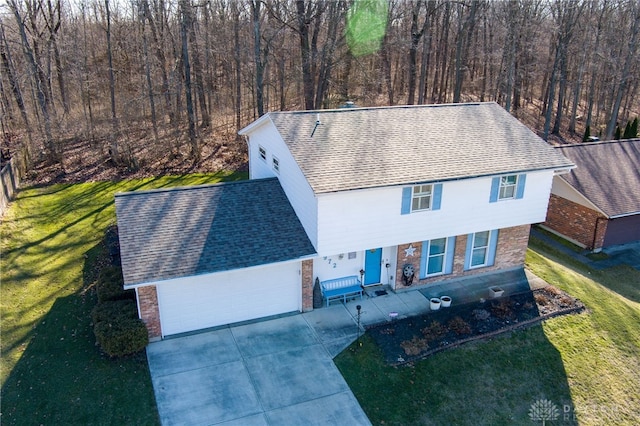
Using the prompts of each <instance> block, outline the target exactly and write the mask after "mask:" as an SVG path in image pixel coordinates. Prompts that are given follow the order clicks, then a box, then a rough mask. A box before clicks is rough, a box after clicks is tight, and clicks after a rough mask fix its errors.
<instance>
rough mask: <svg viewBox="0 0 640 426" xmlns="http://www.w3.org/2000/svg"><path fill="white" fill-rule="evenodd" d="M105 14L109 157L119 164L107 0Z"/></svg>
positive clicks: (114, 86)
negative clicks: (109, 118)
mask: <svg viewBox="0 0 640 426" xmlns="http://www.w3.org/2000/svg"><path fill="white" fill-rule="evenodd" d="M104 6H105V13H106V19H107V28H106V32H107V61H108V63H109V98H110V100H111V129H112V132H113V133H112V134H111V137H110V140H111V146H110V149H109V155H110V156H111V159H112V160H113V161H114V162H115V163H119V162H120V153H119V152H118V149H119V147H118V117H117V115H116V82H115V76H114V74H113V55H112V50H111V11H110V10H109V0H104Z"/></svg>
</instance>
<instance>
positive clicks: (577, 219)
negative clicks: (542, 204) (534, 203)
mask: <svg viewBox="0 0 640 426" xmlns="http://www.w3.org/2000/svg"><path fill="white" fill-rule="evenodd" d="M598 218H601V219H598ZM596 224H597V227H598V229H597V232H596ZM543 225H545V226H546V227H548V228H550V229H553V230H554V231H556V232H557V233H559V234H561V235H564V236H565V237H567V238H570V239H572V240H574V241H577V242H579V243H580V244H582V245H583V246H585V247H587V248H588V249H594V248H598V247H602V243H603V241H604V234H605V233H606V230H607V220H606V218H605V217H604V216H602V215H601V214H600V213H598V212H597V211H595V210H592V209H590V208H587V207H585V206H583V205H580V204H577V203H574V202H573V201H569V200H567V199H566V198H562V197H559V196H557V195H555V194H551V198H550V199H549V209H548V210H547V220H546V222H544V224H543ZM594 234H595V244H594Z"/></svg>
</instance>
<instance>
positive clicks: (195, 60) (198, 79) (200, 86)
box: [186, 5, 211, 128]
mask: <svg viewBox="0 0 640 426" xmlns="http://www.w3.org/2000/svg"><path fill="white" fill-rule="evenodd" d="M186 12H187V14H188V15H187V19H188V25H189V27H188V28H189V45H190V46H191V51H192V53H193V54H192V55H191V58H192V64H193V78H194V80H195V89H196V95H197V97H198V104H199V106H200V118H201V121H200V127H202V128H206V127H209V126H210V125H211V115H210V114H209V108H208V107H207V98H206V96H205V94H204V80H203V78H202V63H201V62H200V48H199V47H198V40H197V38H196V27H195V21H196V20H195V18H194V16H193V11H192V10H191V5H189V7H188V9H187V10H186Z"/></svg>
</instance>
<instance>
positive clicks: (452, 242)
mask: <svg viewBox="0 0 640 426" xmlns="http://www.w3.org/2000/svg"><path fill="white" fill-rule="evenodd" d="M455 252H456V237H449V238H447V254H446V255H445V259H444V273H445V274H450V273H452V272H453V256H454V254H455Z"/></svg>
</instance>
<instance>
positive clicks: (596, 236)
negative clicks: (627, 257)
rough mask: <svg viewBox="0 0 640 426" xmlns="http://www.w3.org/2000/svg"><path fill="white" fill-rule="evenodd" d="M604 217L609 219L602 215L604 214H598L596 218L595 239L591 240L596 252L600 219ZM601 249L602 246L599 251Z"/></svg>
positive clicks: (592, 247)
mask: <svg viewBox="0 0 640 426" xmlns="http://www.w3.org/2000/svg"><path fill="white" fill-rule="evenodd" d="M603 219H604V220H607V218H606V217H602V216H598V217H597V218H596V226H595V228H594V230H593V239H592V240H591V250H593V251H594V252H596V239H597V238H598V224H599V223H600V220H603ZM603 242H604V241H603ZM600 250H602V247H600V249H599V250H598V251H600Z"/></svg>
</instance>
